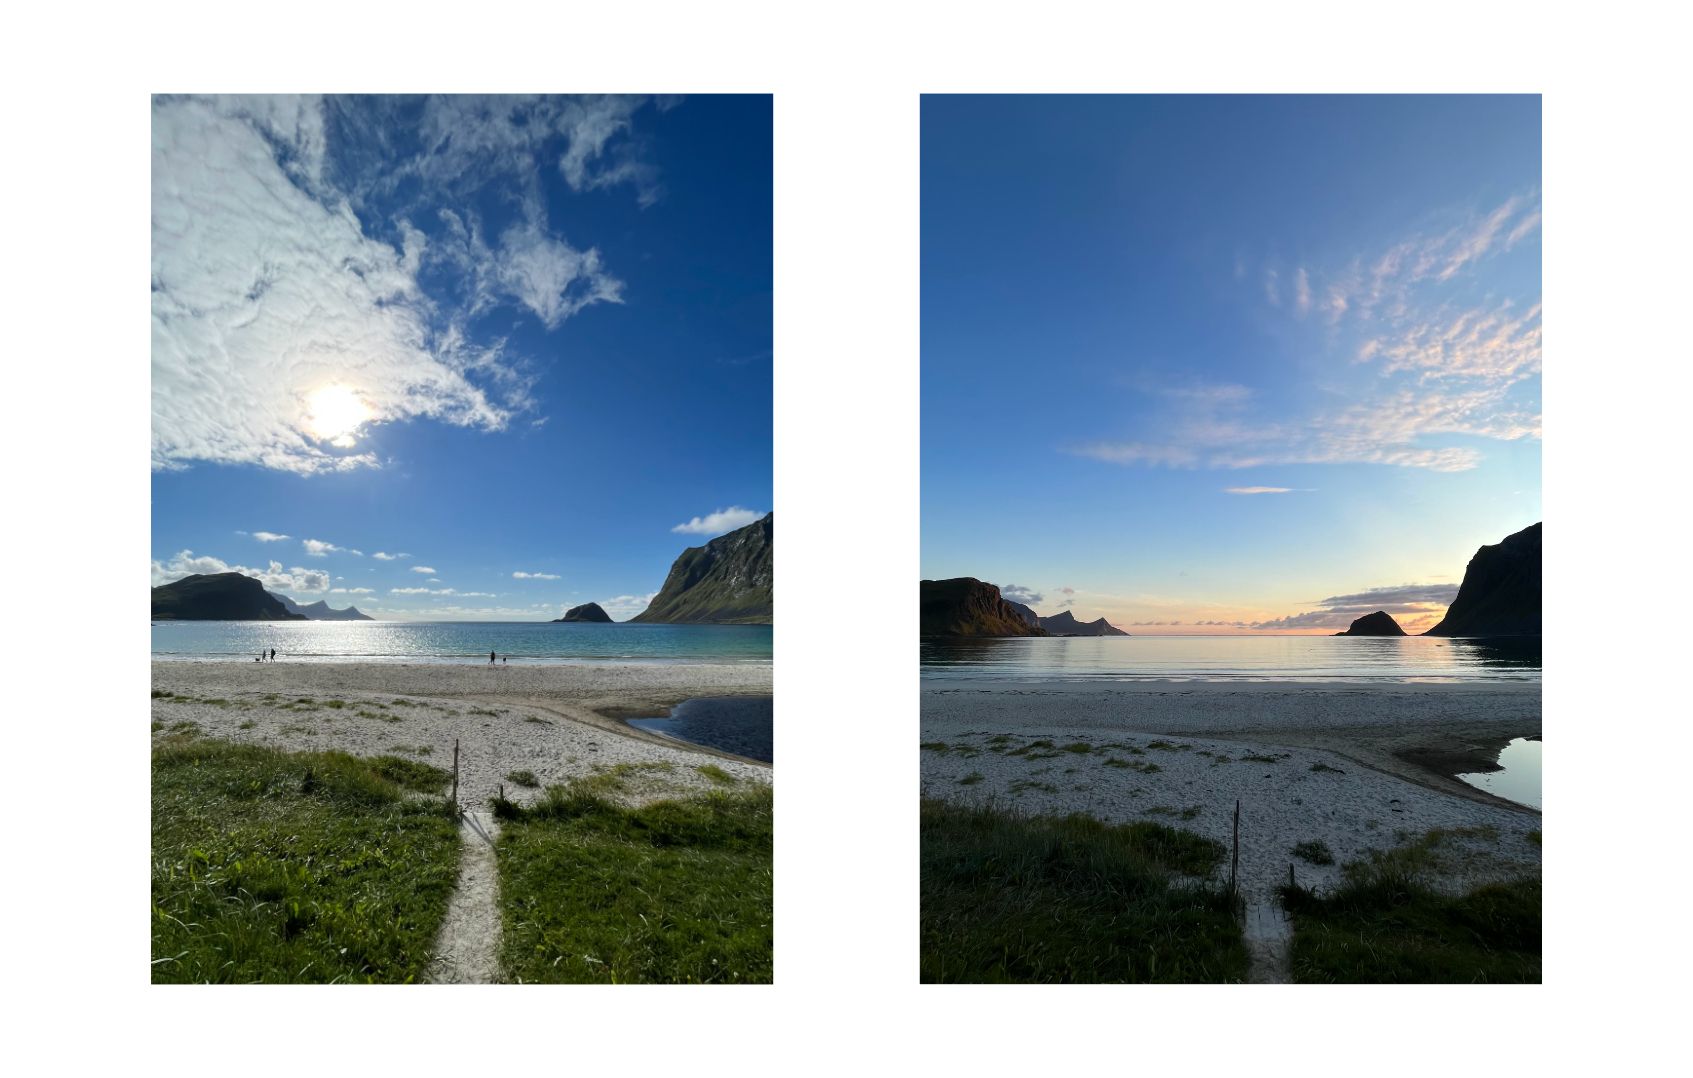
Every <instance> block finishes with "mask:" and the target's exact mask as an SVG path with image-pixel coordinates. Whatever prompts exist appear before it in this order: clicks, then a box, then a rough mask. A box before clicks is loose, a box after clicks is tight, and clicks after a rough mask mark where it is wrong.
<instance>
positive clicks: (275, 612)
mask: <svg viewBox="0 0 1693 1078" xmlns="http://www.w3.org/2000/svg"><path fill="white" fill-rule="evenodd" d="M153 620H154V621H305V620H307V619H306V616H305V615H304V614H296V613H294V612H292V611H291V610H289V609H288V608H287V607H286V606H284V605H283V604H282V602H281V601H280V600H279V599H277V598H276V596H274V595H272V594H271V593H270V592H268V591H266V590H265V586H264V585H263V584H261V583H259V582H258V581H257V580H256V579H254V578H253V577H250V576H246V575H245V574H242V573H195V574H194V575H193V576H185V577H183V578H182V579H181V580H175V581H172V582H171V583H169V584H161V585H159V586H158V587H156V588H154V589H153Z"/></svg>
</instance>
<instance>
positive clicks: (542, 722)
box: [523, 715, 553, 726]
mask: <svg viewBox="0 0 1693 1078" xmlns="http://www.w3.org/2000/svg"><path fill="white" fill-rule="evenodd" d="M523 721H524V722H532V723H535V724H536V725H539V726H551V725H552V724H553V723H552V720H551V719H543V718H541V717H540V716H539V715H525V716H524V717H523Z"/></svg>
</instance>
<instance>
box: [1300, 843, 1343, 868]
mask: <svg viewBox="0 0 1693 1078" xmlns="http://www.w3.org/2000/svg"><path fill="white" fill-rule="evenodd" d="M1293 856H1295V857H1297V858H1299V859H1300V860H1301V861H1309V862H1310V863H1311V864H1313V865H1332V864H1334V851H1332V850H1330V849H1329V847H1328V843H1326V842H1323V841H1321V840H1320V839H1312V840H1310V841H1308V842H1301V843H1300V844H1299V845H1297V846H1295V847H1294V848H1293Z"/></svg>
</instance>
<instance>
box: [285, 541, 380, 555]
mask: <svg viewBox="0 0 1693 1078" xmlns="http://www.w3.org/2000/svg"><path fill="white" fill-rule="evenodd" d="M300 542H301V543H302V544H304V545H305V548H306V553H307V554H309V555H311V556H312V557H314V558H325V557H328V556H329V555H330V554H354V555H357V556H358V557H361V558H362V557H364V551H362V550H353V549H351V548H349V547H344V546H336V545H335V544H334V543H326V542H324V541H323V540H322V539H302V540H300Z"/></svg>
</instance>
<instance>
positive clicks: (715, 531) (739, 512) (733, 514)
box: [670, 505, 764, 535]
mask: <svg viewBox="0 0 1693 1078" xmlns="http://www.w3.org/2000/svg"><path fill="white" fill-rule="evenodd" d="M762 516H764V514H763V513H759V512H756V511H754V510H751V509H743V508H741V507H740V506H738V505H732V506H730V507H729V508H727V509H719V510H717V511H716V512H715V513H707V514H706V515H705V516H703V517H695V518H694V519H692V520H690V521H688V522H687V523H686V524H678V525H676V526H675V527H674V528H671V529H670V530H671V531H673V532H676V533H678V534H680V535H722V534H723V533H724V532H732V531H734V530H735V529H736V528H744V527H746V526H747V525H748V524H751V523H752V522H753V521H755V520H758V519H759V518H760V517H762Z"/></svg>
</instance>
